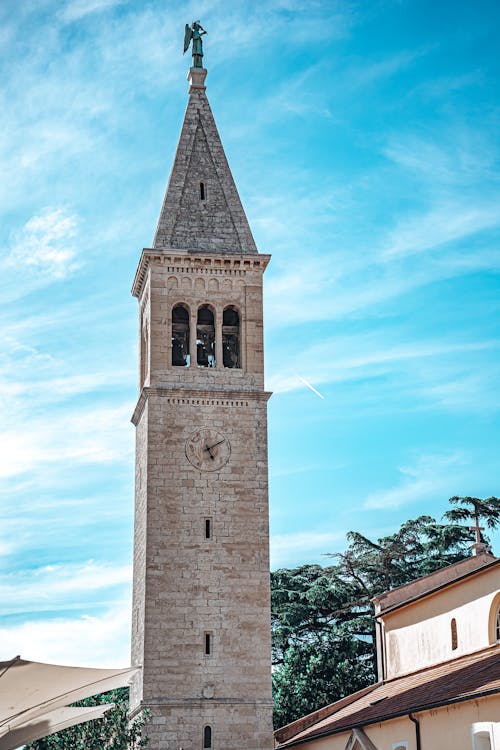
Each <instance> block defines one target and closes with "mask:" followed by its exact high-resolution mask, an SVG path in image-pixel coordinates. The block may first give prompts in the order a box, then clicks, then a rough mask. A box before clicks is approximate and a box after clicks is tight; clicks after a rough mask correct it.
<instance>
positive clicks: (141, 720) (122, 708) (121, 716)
mask: <svg viewBox="0 0 500 750" xmlns="http://www.w3.org/2000/svg"><path fill="white" fill-rule="evenodd" d="M128 693H129V691H128V688H118V689H117V690H111V691H109V692H107V693H101V694H100V695H94V696H93V697H92V698H86V699H85V700H83V701H79V702H77V703H75V704H73V705H75V706H98V705H100V704H102V703H114V704H115V707H114V708H112V709H110V710H109V711H108V712H107V713H106V714H104V717H103V718H102V719H96V720H94V721H88V722H85V723H84V724H78V725H77V726H75V727H70V728H69V729H65V730H64V731H62V732H57V734H51V735H49V736H48V737H44V738H43V739H41V740H37V741H36V742H31V743H30V744H29V745H26V750H138V749H139V748H142V747H146V745H147V744H148V739H147V737H145V736H143V729H144V726H145V724H146V721H147V715H143V716H141V717H137V718H136V719H134V720H133V721H132V722H131V723H129V721H128V719H127V713H128V705H129V703H128Z"/></svg>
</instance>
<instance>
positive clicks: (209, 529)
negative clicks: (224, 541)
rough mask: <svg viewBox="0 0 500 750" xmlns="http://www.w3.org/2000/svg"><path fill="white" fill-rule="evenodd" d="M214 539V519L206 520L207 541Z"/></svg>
mask: <svg viewBox="0 0 500 750" xmlns="http://www.w3.org/2000/svg"><path fill="white" fill-rule="evenodd" d="M211 538H212V519H211V518H205V539H211Z"/></svg>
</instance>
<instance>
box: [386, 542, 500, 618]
mask: <svg viewBox="0 0 500 750" xmlns="http://www.w3.org/2000/svg"><path fill="white" fill-rule="evenodd" d="M498 563H500V558H499V557H494V556H493V555H490V554H489V553H487V552H485V553H483V554H480V555H475V556H473V557H467V558H466V559H465V560H461V561H460V562H457V563H454V564H453V565H448V566H447V567H446V568H440V570H435V571H434V573H430V574H429V575H427V576H424V577H423V578H418V579H417V580H416V581H412V582H411V583H407V584H405V585H404V586H398V588H396V589H392V590H391V591H386V592H385V593H384V594H380V596H376V597H374V599H373V603H374V605H375V614H377V615H378V614H383V613H384V612H387V611H388V610H390V609H394V608H395V607H400V606H402V605H403V604H407V603H409V602H412V601H415V600H416V599H420V598H421V597H422V596H426V595H427V594H430V593H432V592H433V591H437V590H438V589H441V588H443V586H447V585H449V584H451V583H455V582H456V581H458V580H460V579H461V578H466V577H467V576H469V575H473V574H474V573H477V572H478V571H479V570H481V569H482V568H485V567H489V566H492V565H494V564H498Z"/></svg>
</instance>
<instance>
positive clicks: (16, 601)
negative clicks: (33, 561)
mask: <svg viewBox="0 0 500 750" xmlns="http://www.w3.org/2000/svg"><path fill="white" fill-rule="evenodd" d="M131 580H132V569H131V567H130V566H129V565H121V566H116V565H111V564H108V563H97V562H95V561H92V560H91V561H89V562H86V563H84V564H77V563H72V564H65V565H62V564H53V565H45V566H43V567H41V568H34V569H29V570H18V571H15V572H11V573H7V574H6V575H4V576H2V579H1V580H0V594H1V597H2V602H3V603H4V606H5V610H6V611H8V612H9V614H11V615H12V614H13V613H16V612H26V611H28V612H35V611H39V612H41V611H45V610H50V611H54V610H57V609H61V607H62V608H69V607H70V606H71V605H73V604H74V602H75V601H77V602H81V601H82V598H84V599H88V598H89V596H90V597H91V596H92V595H93V596H94V601H95V597H96V596H97V592H100V591H102V590H104V589H112V588H116V587H120V588H123V587H126V588H129V587H130V583H131Z"/></svg>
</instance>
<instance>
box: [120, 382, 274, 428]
mask: <svg viewBox="0 0 500 750" xmlns="http://www.w3.org/2000/svg"><path fill="white" fill-rule="evenodd" d="M150 396H160V397H161V398H166V399H168V402H169V403H172V404H175V405H188V406H229V407H231V408H234V407H245V406H249V403H248V402H249V401H264V402H267V401H268V400H269V399H270V397H271V396H272V393H271V391H236V390H222V389H215V388H214V389H197V388H152V387H150V386H145V387H144V388H143V389H142V391H141V394H140V396H139V399H138V401H137V405H136V407H135V409H134V413H133V414H132V418H131V420H130V421H131V422H132V423H133V424H134V425H135V426H137V424H138V422H139V419H140V418H141V414H142V412H143V409H144V406H145V405H146V401H147V400H148V398H149V397H150Z"/></svg>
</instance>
